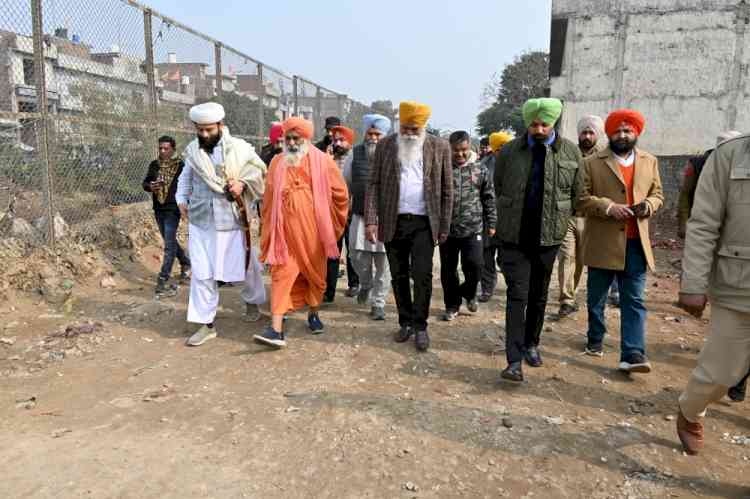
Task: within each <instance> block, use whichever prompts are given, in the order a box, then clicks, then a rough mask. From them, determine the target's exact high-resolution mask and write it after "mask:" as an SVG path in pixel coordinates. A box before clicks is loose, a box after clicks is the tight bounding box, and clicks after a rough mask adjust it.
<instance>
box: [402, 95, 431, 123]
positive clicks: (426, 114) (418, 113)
mask: <svg viewBox="0 0 750 499" xmlns="http://www.w3.org/2000/svg"><path fill="white" fill-rule="evenodd" d="M431 115H432V109H430V106H428V105H427V104H419V103H418V102H411V101H408V102H402V103H401V104H400V105H399V106H398V117H399V121H400V122H401V124H402V125H412V126H418V127H419V128H424V127H425V126H427V120H429V119H430V116H431Z"/></svg>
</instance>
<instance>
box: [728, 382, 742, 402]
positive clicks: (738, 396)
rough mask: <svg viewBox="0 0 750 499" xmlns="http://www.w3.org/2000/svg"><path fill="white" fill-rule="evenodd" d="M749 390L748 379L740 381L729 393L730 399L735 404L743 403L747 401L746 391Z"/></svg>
mask: <svg viewBox="0 0 750 499" xmlns="http://www.w3.org/2000/svg"><path fill="white" fill-rule="evenodd" d="M746 390H747V378H745V379H743V380H742V381H740V382H739V383H738V384H736V385H735V386H733V387H731V388H730V389H729V391H728V392H727V395H729V398H730V399H732V401H734V402H742V401H744V400H745V391H746Z"/></svg>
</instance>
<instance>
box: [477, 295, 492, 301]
mask: <svg viewBox="0 0 750 499" xmlns="http://www.w3.org/2000/svg"><path fill="white" fill-rule="evenodd" d="M490 298H492V295H491V294H489V293H482V294H481V295H479V303H487V302H488V301H490Z"/></svg>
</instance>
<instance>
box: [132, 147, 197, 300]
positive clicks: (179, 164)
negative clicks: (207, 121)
mask: <svg viewBox="0 0 750 499" xmlns="http://www.w3.org/2000/svg"><path fill="white" fill-rule="evenodd" d="M175 148H176V143H175V140H174V139H173V138H172V137H169V136H166V135H165V136H162V137H159V159H155V160H154V161H152V162H151V164H150V165H149V166H148V173H147V174H146V178H145V179H144V180H143V190H145V191H146V192H150V193H151V197H152V198H153V204H154V215H155V217H156V223H157V225H158V226H159V232H161V236H162V238H164V260H163V262H162V266H161V272H159V278H158V280H157V282H156V295H157V297H166V296H174V295H175V294H176V293H177V287H176V286H175V285H168V282H169V276H170V275H171V274H172V266H173V265H174V259H175V257H177V259H178V260H179V261H180V267H181V273H180V280H181V281H184V280H186V279H188V276H189V272H190V259H189V258H188V257H187V255H186V254H185V251H183V249H182V247H181V246H180V244H179V243H178V242H177V228H178V227H179V225H180V210H179V208H178V207H177V202H176V201H175V192H176V191H177V179H178V178H179V176H180V173H182V168H183V166H184V165H185V164H184V162H183V161H182V159H181V158H180V157H179V156H178V155H176V154H175Z"/></svg>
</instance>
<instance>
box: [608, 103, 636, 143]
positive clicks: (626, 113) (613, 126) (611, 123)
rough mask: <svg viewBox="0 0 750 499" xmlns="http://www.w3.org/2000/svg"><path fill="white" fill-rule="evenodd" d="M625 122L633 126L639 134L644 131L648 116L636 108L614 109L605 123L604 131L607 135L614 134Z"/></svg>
mask: <svg viewBox="0 0 750 499" xmlns="http://www.w3.org/2000/svg"><path fill="white" fill-rule="evenodd" d="M623 123H626V124H628V125H630V126H632V127H633V130H635V134H636V136H639V135H640V134H641V133H643V128H644V127H645V126H646V118H644V117H643V115H642V114H641V113H639V112H638V111H636V110H635V109H618V110H616V111H612V112H611V113H609V116H607V121H606V122H605V123H604V131H605V132H607V137H611V136H613V135H614V134H615V132H617V129H618V128H620V125H622V124H623Z"/></svg>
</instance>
